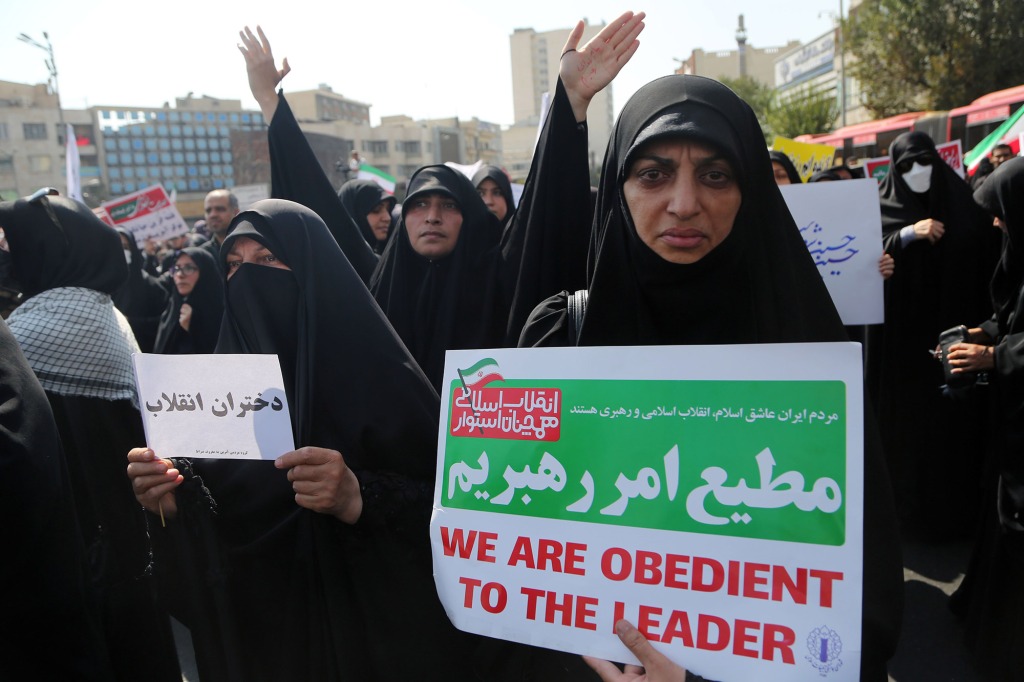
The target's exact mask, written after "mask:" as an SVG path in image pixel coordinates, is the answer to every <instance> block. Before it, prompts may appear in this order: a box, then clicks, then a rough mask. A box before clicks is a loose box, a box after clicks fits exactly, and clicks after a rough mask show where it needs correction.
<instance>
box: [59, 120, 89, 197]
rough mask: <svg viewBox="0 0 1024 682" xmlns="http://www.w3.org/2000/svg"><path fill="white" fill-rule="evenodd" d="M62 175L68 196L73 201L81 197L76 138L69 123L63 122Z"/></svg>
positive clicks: (80, 175) (80, 168) (80, 162)
mask: <svg viewBox="0 0 1024 682" xmlns="http://www.w3.org/2000/svg"><path fill="white" fill-rule="evenodd" d="M64 176H65V179H66V180H67V184H68V196H69V197H71V198H72V199H74V200H75V201H81V202H83V203H84V202H85V200H84V199H82V161H81V157H80V156H79V155H78V140H76V139H75V129H74V128H73V127H72V125H71V124H70V123H65V124H64Z"/></svg>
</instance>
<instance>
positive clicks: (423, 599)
mask: <svg viewBox="0 0 1024 682" xmlns="http://www.w3.org/2000/svg"><path fill="white" fill-rule="evenodd" d="M243 240H252V241H254V242H256V243H257V244H258V246H259V247H265V249H266V252H265V253H264V255H262V256H260V260H258V261H255V262H253V261H250V260H244V261H243V260H240V259H239V257H237V256H236V251H235V249H236V247H239V246H240V245H242V244H243ZM221 254H222V258H224V259H225V261H226V267H225V271H226V272H228V273H229V279H228V282H227V287H226V290H227V297H226V299H227V302H226V308H225V315H224V323H223V326H222V330H221V337H220V341H219V343H218V346H217V352H218V353H263V354H276V355H277V356H278V358H279V360H280V362H281V370H282V374H283V377H284V383H285V392H286V394H287V398H288V403H289V407H290V410H291V416H292V429H293V432H294V435H295V441H296V444H297V445H298V446H299V447H300V448H303V446H313V447H311V448H309V449H315V450H318V451H322V449H330V450H336V451H338V452H340V453H342V457H343V459H344V464H345V465H347V467H348V468H349V469H350V470H351V471H352V472H353V473H354V474H355V476H356V478H357V480H358V485H359V489H360V495H361V499H362V511H361V515H359V517H358V521H356V522H355V523H347V522H345V521H342V520H340V518H338V517H336V516H335V515H334V514H333V513H320V512H319V511H314V510H313V509H311V508H308V507H306V506H301V505H300V504H298V503H297V498H298V495H297V491H300V490H302V489H301V488H299V487H294V486H297V485H298V483H296V478H295V476H294V473H293V472H295V471H296V470H297V469H301V468H302V467H301V466H298V467H295V468H293V469H290V470H289V471H285V470H283V469H281V468H276V467H275V466H274V464H273V463H271V462H239V461H227V460H194V461H192V462H191V464H190V465H189V464H188V462H187V461H184V460H182V461H179V462H178V463H177V466H178V468H179V469H180V470H181V471H182V472H183V473H185V474H186V476H185V480H184V482H183V483H182V484H181V486H180V487H179V488H178V489H177V490H176V493H175V501H176V506H177V515H176V518H175V519H174V520H173V521H169V522H168V534H167V536H165V537H161V538H160V539H161V544H160V545H159V546H158V547H157V550H158V552H157V556H156V561H157V567H158V569H159V570H160V572H161V576H162V578H163V579H166V580H168V581H169V582H170V583H174V582H175V581H177V582H178V583H179V584H178V586H177V587H173V588H171V590H172V594H174V595H175V598H179V597H180V603H178V604H177V606H178V608H179V609H180V610H181V613H180V618H181V619H182V620H183V622H185V623H186V624H187V625H189V627H190V628H192V635H193V642H194V643H195V646H196V656H197V662H198V664H199V669H200V674H201V675H202V676H203V679H207V677H209V679H215V680H324V681H328V682H329V681H331V680H352V679H373V680H376V679H395V680H398V679H435V678H436V676H438V675H442V674H447V673H448V671H450V670H451V669H452V667H453V666H454V665H456V663H457V662H458V652H459V647H460V646H461V642H462V641H463V638H464V637H465V635H463V634H462V633H459V632H458V631H456V630H455V629H454V628H453V627H452V626H451V624H450V623H449V622H448V620H447V618H446V617H445V615H444V612H443V610H442V609H441V606H440V602H439V601H438V599H437V596H436V592H435V591H434V587H433V582H432V578H431V570H430V551H429V536H428V533H427V529H428V523H429V514H430V499H431V496H432V493H433V472H434V465H435V460H436V438H437V413H438V410H439V403H438V397H437V394H436V393H435V392H434V390H433V389H432V388H431V386H430V384H429V382H427V380H426V378H425V377H424V376H423V374H422V372H421V371H420V370H419V368H418V367H417V366H416V364H415V362H414V361H413V360H412V358H411V357H410V355H409V353H408V351H407V350H406V349H405V347H404V346H403V345H402V343H401V341H400V340H399V338H398V337H397V336H396V335H395V333H394V331H393V330H392V328H391V327H390V325H389V324H388V322H387V320H386V319H385V318H384V316H383V314H382V313H381V311H380V309H379V308H378V307H377V305H376V304H375V303H374V301H373V299H372V298H371V297H370V295H369V292H368V291H367V290H366V288H365V287H364V286H362V284H361V283H360V281H359V279H358V276H357V275H356V273H355V272H354V271H353V269H352V268H351V266H350V265H349V264H348V262H347V261H346V260H345V258H344V256H343V255H342V253H341V251H340V249H339V248H338V246H337V244H336V243H335V241H334V240H333V239H332V237H331V234H330V232H329V231H328V229H327V227H326V226H325V225H324V223H323V221H322V220H320V218H319V217H318V216H316V215H315V214H314V213H313V212H312V211H310V210H309V209H307V208H305V207H302V206H300V205H298V204H295V203H292V202H288V201H282V200H275V199H270V200H266V201H261V202H257V203H256V204H254V205H253V206H252V207H251V208H250V209H249V210H247V211H244V212H242V213H240V214H239V215H238V216H236V217H235V219H234V221H233V223H232V228H231V232H230V234H229V236H228V237H227V239H225V242H224V245H223V248H222V250H221ZM282 265H283V266H284V267H280V266H282ZM300 452H302V451H301V450H300ZM158 454H160V453H158ZM163 454H166V455H171V454H173V453H163ZM289 454H290V455H292V456H294V455H295V453H289ZM132 461H134V460H132ZM131 466H134V465H130V468H129V473H130V474H131ZM214 509H215V513H214ZM397 651H401V655H396V652H397ZM442 671H443V672H442Z"/></svg>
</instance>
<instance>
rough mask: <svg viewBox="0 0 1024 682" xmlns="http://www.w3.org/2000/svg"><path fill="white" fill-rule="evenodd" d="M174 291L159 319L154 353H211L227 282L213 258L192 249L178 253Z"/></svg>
mask: <svg viewBox="0 0 1024 682" xmlns="http://www.w3.org/2000/svg"><path fill="white" fill-rule="evenodd" d="M170 272H171V277H172V285H173V287H174V291H173V292H172V293H171V297H170V299H169V300H168V301H167V307H166V308H165V309H164V314H163V315H162V316H161V317H160V327H159V328H158V329H157V334H156V343H155V344H154V345H153V352H154V353H161V354H164V355H191V354H193V353H212V352H213V349H214V348H215V347H216V345H217V336H218V334H219V333H220V320H221V316H222V315H223V314H224V281H223V275H222V274H221V272H220V270H219V269H218V268H217V263H216V261H214V260H213V256H211V255H210V253H209V252H208V251H207V250H206V249H204V248H201V247H198V246H190V247H188V248H186V249H182V250H181V251H179V252H178V253H177V255H176V256H175V260H174V265H173V266H171V270H170Z"/></svg>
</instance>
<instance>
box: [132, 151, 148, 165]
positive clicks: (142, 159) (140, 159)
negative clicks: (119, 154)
mask: <svg viewBox="0 0 1024 682" xmlns="http://www.w3.org/2000/svg"><path fill="white" fill-rule="evenodd" d="M132 160H133V161H135V165H137V166H142V165H144V164H145V163H146V155H145V154H143V153H142V152H135V155H134V156H133V157H132Z"/></svg>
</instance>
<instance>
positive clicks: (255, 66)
mask: <svg viewBox="0 0 1024 682" xmlns="http://www.w3.org/2000/svg"><path fill="white" fill-rule="evenodd" d="M256 33H257V34H259V37H258V38H257V36H256V35H254V34H253V32H252V31H251V30H250V29H249V27H248V26H246V27H245V28H244V29H242V30H241V31H239V32H238V36H239V37H240V38H241V39H242V42H241V43H240V44H239V45H238V51H239V52H241V53H242V56H243V57H245V70H246V72H247V73H248V74H249V90H251V91H252V96H253V97H255V98H256V102H257V103H259V105H260V110H261V111H262V112H263V118H264V119H265V120H266V121H267V123H270V119H272V118H273V117H274V112H275V111H277V85H278V83H280V82H281V79H283V78H284V77H285V76H287V75H288V72H289V71H291V70H292V67H290V66H288V58H287V57H285V58H284V60H282V62H281V68H280V69H278V68H277V65H276V64H275V63H274V52H273V50H271V49H270V41H269V40H267V36H266V35H265V34H264V33H263V29H262V28H260V27H259V26H257V27H256Z"/></svg>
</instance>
